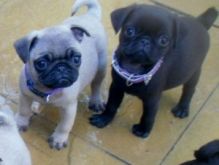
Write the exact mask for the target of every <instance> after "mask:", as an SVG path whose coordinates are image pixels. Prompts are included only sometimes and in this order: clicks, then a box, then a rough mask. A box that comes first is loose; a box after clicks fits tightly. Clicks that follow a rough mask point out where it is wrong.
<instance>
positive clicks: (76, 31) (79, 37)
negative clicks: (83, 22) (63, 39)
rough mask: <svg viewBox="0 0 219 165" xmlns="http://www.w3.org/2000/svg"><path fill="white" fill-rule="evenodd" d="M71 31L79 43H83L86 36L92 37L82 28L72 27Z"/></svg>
mask: <svg viewBox="0 0 219 165" xmlns="http://www.w3.org/2000/svg"><path fill="white" fill-rule="evenodd" d="M71 31H72V32H73V35H74V36H75V38H76V40H77V41H78V42H82V40H83V38H84V35H86V36H88V37H90V33H88V32H87V30H85V29H83V28H81V27H71Z"/></svg>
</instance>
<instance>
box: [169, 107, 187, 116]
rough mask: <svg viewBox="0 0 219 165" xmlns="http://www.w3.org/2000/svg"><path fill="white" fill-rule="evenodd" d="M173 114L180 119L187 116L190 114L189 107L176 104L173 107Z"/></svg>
mask: <svg viewBox="0 0 219 165" xmlns="http://www.w3.org/2000/svg"><path fill="white" fill-rule="evenodd" d="M171 112H172V114H173V115H174V116H175V117H177V118H180V119H183V118H186V117H188V116H189V108H187V107H186V108H185V107H181V106H178V105H177V106H176V107H174V108H173V109H172V111H171Z"/></svg>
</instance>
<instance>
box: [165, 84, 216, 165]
mask: <svg viewBox="0 0 219 165" xmlns="http://www.w3.org/2000/svg"><path fill="white" fill-rule="evenodd" d="M218 98H219V86H218V87H217V89H216V91H215V92H214V93H213V95H212V96H211V97H210V98H209V100H208V102H207V103H206V105H205V106H204V107H202V110H201V112H200V114H199V115H198V116H197V117H196V119H195V120H194V122H193V123H192V124H191V125H190V127H189V128H188V129H187V131H186V132H185V134H184V135H183V136H182V138H181V139H180V140H179V141H178V143H177V145H176V146H175V147H174V149H173V150H172V152H171V153H170V154H169V156H168V157H167V159H166V161H165V162H164V163H163V164H164V165H170V164H179V163H182V162H184V161H186V160H190V159H193V152H194V151H195V150H197V149H198V148H200V147H201V146H202V145H204V144H206V143H208V142H209V141H212V140H214V139H218V137H219V136H218V135H219V133H218V125H219V120H218V115H219V106H218Z"/></svg>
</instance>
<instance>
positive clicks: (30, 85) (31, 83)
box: [24, 64, 62, 103]
mask: <svg viewBox="0 0 219 165" xmlns="http://www.w3.org/2000/svg"><path fill="white" fill-rule="evenodd" d="M24 67H25V68H24V70H25V77H26V85H27V87H28V89H29V90H30V91H31V92H33V93H34V94H35V95H37V96H39V97H41V98H43V99H45V100H46V102H47V103H48V102H49V101H50V97H51V96H52V95H55V94H57V93H59V92H61V90H62V88H57V89H52V90H48V91H46V92H42V91H39V90H38V89H37V88H36V86H35V84H34V81H33V80H32V78H31V75H30V74H29V72H28V71H29V70H28V65H27V64H25V66H24Z"/></svg>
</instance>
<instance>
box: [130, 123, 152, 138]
mask: <svg viewBox="0 0 219 165" xmlns="http://www.w3.org/2000/svg"><path fill="white" fill-rule="evenodd" d="M132 133H133V134H134V135H136V136H138V137H141V138H146V137H148V135H149V132H147V131H145V130H144V129H142V128H141V126H140V125H139V124H135V125H133V127H132Z"/></svg>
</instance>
